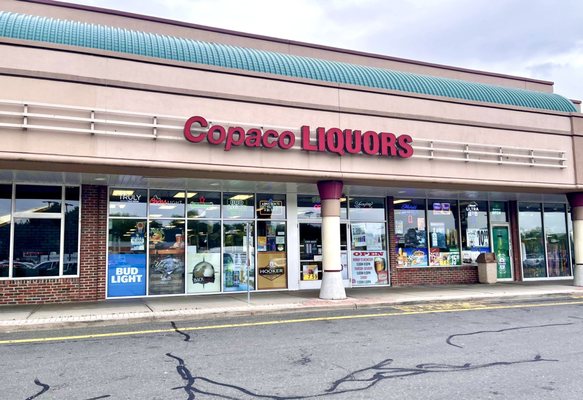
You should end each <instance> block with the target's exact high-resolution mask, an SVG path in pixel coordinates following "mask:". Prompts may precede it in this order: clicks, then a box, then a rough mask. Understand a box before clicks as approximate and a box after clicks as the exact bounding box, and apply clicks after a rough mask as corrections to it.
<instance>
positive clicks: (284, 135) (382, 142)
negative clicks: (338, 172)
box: [184, 116, 413, 158]
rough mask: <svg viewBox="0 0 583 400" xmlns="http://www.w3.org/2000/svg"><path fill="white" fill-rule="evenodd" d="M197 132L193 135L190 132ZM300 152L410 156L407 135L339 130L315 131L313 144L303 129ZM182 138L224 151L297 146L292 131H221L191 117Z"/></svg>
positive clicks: (197, 118) (238, 127)
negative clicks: (235, 148) (220, 147)
mask: <svg viewBox="0 0 583 400" xmlns="http://www.w3.org/2000/svg"><path fill="white" fill-rule="evenodd" d="M193 127H194V128H195V129H196V128H203V129H202V130H201V129H197V131H195V132H193V131H192V128H193ZM300 132H301V148H302V150H305V151H317V152H329V153H335V154H339V155H341V156H343V155H345V154H360V153H364V154H368V155H371V156H372V155H380V156H386V157H399V158H409V157H411V156H412V155H413V147H412V146H411V143H412V142H413V139H412V138H411V136H409V135H399V136H397V135H395V134H393V133H389V132H380V133H377V132H375V131H365V132H362V131H360V130H352V129H344V130H341V129H339V128H328V129H326V128H323V127H318V128H316V141H315V143H314V142H312V141H311V140H310V134H311V128H310V127H309V126H308V125H304V126H302V127H301V128H300ZM184 137H185V138H186V140H188V141H189V142H192V143H200V142H202V141H205V140H206V141H207V142H208V143H210V144H212V145H216V146H224V149H225V151H230V150H231V149H232V148H233V147H239V146H245V147H264V148H267V149H271V148H274V147H279V148H280V149H282V150H288V149H291V148H292V147H293V146H294V145H295V144H296V135H295V134H294V133H293V132H292V131H282V132H278V131H276V130H273V129H267V130H266V131H263V130H262V129H260V128H249V129H247V130H245V129H244V128H242V127H240V126H229V127H224V126H222V125H212V126H211V127H210V128H209V123H208V121H207V120H206V119H205V118H204V117H201V116H193V117H190V118H189V119H188V120H187V121H186V123H185V124H184Z"/></svg>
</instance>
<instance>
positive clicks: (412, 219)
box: [393, 199, 429, 267]
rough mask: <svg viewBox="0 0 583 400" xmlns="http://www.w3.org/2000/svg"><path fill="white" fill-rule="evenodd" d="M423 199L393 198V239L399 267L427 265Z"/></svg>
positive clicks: (427, 255)
mask: <svg viewBox="0 0 583 400" xmlns="http://www.w3.org/2000/svg"><path fill="white" fill-rule="evenodd" d="M425 203H426V202H425V199H395V200H393V206H394V215H395V217H394V218H395V241H396V245H397V246H396V248H397V254H396V256H397V265H398V266H399V267H426V266H428V265H429V254H428V251H427V231H426V229H427V228H426V211H425V210H426V205H425Z"/></svg>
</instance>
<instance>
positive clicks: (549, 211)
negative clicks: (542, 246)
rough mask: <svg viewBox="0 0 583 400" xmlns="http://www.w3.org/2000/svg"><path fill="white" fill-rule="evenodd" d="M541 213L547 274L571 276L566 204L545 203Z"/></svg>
mask: <svg viewBox="0 0 583 400" xmlns="http://www.w3.org/2000/svg"><path fill="white" fill-rule="evenodd" d="M543 215H544V227H545V238H546V246H547V258H548V270H549V276H550V277H559V276H571V262H570V257H569V237H568V235H567V219H566V217H567V214H566V205H565V204H555V203H545V204H544V214H543Z"/></svg>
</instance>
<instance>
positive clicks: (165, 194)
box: [149, 190, 186, 218]
mask: <svg viewBox="0 0 583 400" xmlns="http://www.w3.org/2000/svg"><path fill="white" fill-rule="evenodd" d="M185 199H186V192H185V191H180V190H178V191H177V190H150V201H149V205H150V207H149V208H150V210H149V211H150V218H184V204H185Z"/></svg>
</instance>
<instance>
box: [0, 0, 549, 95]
mask: <svg viewBox="0 0 583 400" xmlns="http://www.w3.org/2000/svg"><path fill="white" fill-rule="evenodd" d="M0 9H1V10H6V11H12V12H19V13H24V14H31V15H40V16H47V17H52V18H60V19H70V20H76V21H82V22H87V23H93V24H102V25H109V26H116V27H120V28H124V29H133V30H138V31H145V32H154V33H159V34H163V35H172V36H179V37H186V38H191V39H196V40H202V41H209V42H218V43H225V44H230V45H234V46H242V47H251V48H257V49H262V50H268V51H276V52H281V53H289V54H295V55H302V56H308V57H315V58H324V59H330V60H337V61H343V62H349V63H356V64H364V65H370V66H376V67H381V68H389V69H395V70H400V71H407V72H414V73H421V74H428V75H434V76H442V77H447V78H453V79H463V80H469V81H474V82H481V83H488V84H495V85H502V86H509V87H516V88H521V89H529V90H538V91H544V92H552V90H553V87H552V83H550V82H545V81H539V80H534V79H528V78H521V77H515V76H508V75H503V74H493V73H488V72H481V71H472V70H465V69H461V68H456V67H452V66H440V65H435V64H428V63H424V62H419V61H412V60H403V59H398V58H392V57H384V56H375V55H372V54H364V53H359V52H355V51H337V49H331V48H326V47H323V46H314V45H310V44H303V43H297V42H291V41H288V40H282V39H273V38H268V37H260V36H256V35H246V34H239V33H237V32H230V33H228V32H225V31H222V30H217V29H213V28H207V27H202V26H201V27H198V28H196V27H192V26H180V24H179V23H178V24H172V23H162V22H155V21H151V20H150V21H149V20H146V19H140V18H137V17H135V18H132V17H128V16H122V15H115V14H111V13H110V14H106V13H99V12H92V11H87V10H79V9H74V8H68V7H56V6H49V5H44V4H36V3H31V2H27V1H16V0H3V1H2V2H1V4H0ZM209 23H211V22H209Z"/></svg>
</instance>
